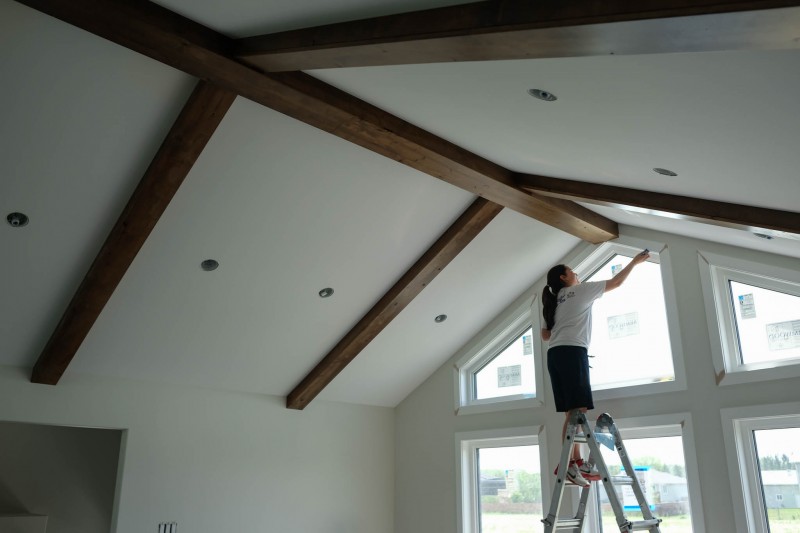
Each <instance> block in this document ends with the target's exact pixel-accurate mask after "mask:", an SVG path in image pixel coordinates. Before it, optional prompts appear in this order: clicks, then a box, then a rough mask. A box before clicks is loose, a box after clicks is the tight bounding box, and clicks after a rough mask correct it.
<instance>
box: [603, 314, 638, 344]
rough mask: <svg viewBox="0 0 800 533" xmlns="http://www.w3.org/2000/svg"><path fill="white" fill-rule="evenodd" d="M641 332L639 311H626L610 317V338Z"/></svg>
mask: <svg viewBox="0 0 800 533" xmlns="http://www.w3.org/2000/svg"><path fill="white" fill-rule="evenodd" d="M638 334H639V313H637V312H636V311H634V312H633V313H626V314H624V315H616V316H610V317H608V338H609V339H619V338H621V337H630V336H631V335H638Z"/></svg>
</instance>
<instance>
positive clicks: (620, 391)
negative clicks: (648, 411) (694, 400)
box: [537, 237, 687, 401]
mask: <svg viewBox="0 0 800 533" xmlns="http://www.w3.org/2000/svg"><path fill="white" fill-rule="evenodd" d="M645 248H647V249H648V250H650V259H649V260H648V261H650V262H655V263H658V264H659V266H660V267H661V284H662V288H663V291H664V306H665V308H666V316H667V329H668V335H669V341H670V347H671V351H672V368H673V370H674V373H675V379H674V380H673V381H666V382H659V383H646V384H636V385H623V386H618V387H609V388H603V389H595V388H594V387H593V388H592V397H593V399H594V400H595V401H597V400H610V399H615V398H630V397H634V396H650V395H653V394H659V393H663V392H675V391H681V390H686V388H687V384H686V369H685V364H684V359H683V341H682V338H681V332H680V326H679V322H678V305H677V297H676V294H677V292H676V291H675V284H674V282H673V279H674V278H673V275H672V262H671V257H670V253H669V249H668V247H667V246H666V244H664V243H661V242H655V241H650V240H642V239H636V238H632V237H620V238H618V239H616V240H615V241H614V242H605V243H602V244H600V245H596V246H591V247H586V248H584V249H583V250H582V251H581V252H579V253H577V254H575V255H573V256H570V257H567V258H565V261H564V263H565V264H568V265H570V266H571V267H572V269H573V270H574V271H576V272H578V274H579V276H580V277H581V279H584V278H586V277H588V276H587V275H586V274H587V273H588V272H593V271H595V270H597V269H598V268H599V267H600V266H602V265H603V264H604V263H605V262H606V261H608V260H609V259H610V258H611V257H612V256H613V255H615V254H623V255H629V256H631V257H633V256H634V255H635V254H637V253H639V252H641V251H642V250H644V249H645ZM655 250H660V251H655ZM545 283H546V280H542V282H541V283H540V284H538V285H537V286H538V290H539V291H540V292H541V290H542V289H544V286H545ZM617 290H620V289H617ZM538 307H539V310H538V313H537V315H541V313H542V309H541V304H539V306H538ZM542 342H543V341H542ZM542 351H544V350H543V348H542Z"/></svg>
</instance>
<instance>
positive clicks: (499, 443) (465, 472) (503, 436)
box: [455, 425, 552, 533]
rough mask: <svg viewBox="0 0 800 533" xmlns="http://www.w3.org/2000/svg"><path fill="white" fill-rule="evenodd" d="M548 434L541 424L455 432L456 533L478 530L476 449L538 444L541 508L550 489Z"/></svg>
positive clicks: (547, 500) (476, 532) (473, 532)
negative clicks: (457, 493)
mask: <svg viewBox="0 0 800 533" xmlns="http://www.w3.org/2000/svg"><path fill="white" fill-rule="evenodd" d="M546 443H547V435H546V430H545V428H544V426H543V425H540V426H523V427H514V428H505V429H497V430H483V431H469V432H460V433H456V443H455V444H456V463H457V464H456V486H457V487H458V491H459V496H458V497H457V498H456V511H457V512H456V517H457V518H456V520H457V531H458V532H459V533H480V532H479V527H478V525H479V523H480V517H479V515H478V513H479V509H480V503H479V499H480V495H479V491H478V481H477V480H478V465H477V461H476V458H477V453H476V452H477V450H478V448H502V447H508V446H538V447H539V464H540V465H541V486H542V500H543V502H542V509H543V510H544V509H546V507H545V506H544V505H545V503H549V499H550V496H551V492H552V487H551V480H550V478H551V477H552V476H547V475H545V472H546V471H547V466H546V465H547V464H548V463H547V445H546Z"/></svg>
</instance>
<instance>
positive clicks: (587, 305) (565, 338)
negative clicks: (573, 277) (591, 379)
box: [549, 281, 606, 348]
mask: <svg viewBox="0 0 800 533" xmlns="http://www.w3.org/2000/svg"><path fill="white" fill-rule="evenodd" d="M605 290H606V282H605V281H587V282H585V283H578V284H577V285H573V286H572V287H564V288H563V289H561V290H560V291H558V295H557V296H556V298H557V299H558V305H556V320H555V322H556V323H555V325H554V326H553V329H552V330H551V331H550V345H549V346H550V348H552V347H553V346H583V347H584V348H588V347H589V342H590V341H591V340H592V304H593V303H594V301H595V300H597V299H598V298H600V297H601V296H603V292H605Z"/></svg>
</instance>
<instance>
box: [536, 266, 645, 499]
mask: <svg viewBox="0 0 800 533" xmlns="http://www.w3.org/2000/svg"><path fill="white" fill-rule="evenodd" d="M649 257H650V253H649V251H648V250H645V251H643V252H642V253H640V254H637V255H636V257H634V258H633V259H632V260H631V262H630V263H628V265H627V266H626V267H625V268H623V269H622V270H620V271H619V272H618V273H617V274H616V275H615V276H614V277H613V278H611V279H610V280H608V281H595V282H591V281H590V282H586V283H581V282H580V280H578V276H577V275H576V274H575V272H573V270H572V269H571V268H569V267H568V266H566V265H556V266H554V267H553V268H551V269H550V271H549V272H548V273H547V286H546V287H545V288H544V291H542V304H543V306H544V311H543V314H544V322H545V327H544V328H542V339H544V340H545V341H549V343H550V346H549V349H548V350H547V371H548V372H549V374H550V382H551V383H552V384H553V396H555V400H556V411H558V412H559V413H565V414H566V418H565V420H564V428H563V430H562V431H561V439H562V441H563V439H564V436H565V434H566V431H567V422H568V421H569V415H570V411H573V410H575V409H579V410H580V411H581V412H584V413H585V412H586V411H588V410H589V409H594V403H593V401H592V386H591V384H590V383H589V353H588V349H589V343H590V341H591V338H592V304H593V303H594V301H595V300H597V299H598V298H600V297H601V296H602V295H603V293H605V292H608V291H610V290H614V289H616V288H617V287H619V286H620V285H622V283H623V282H624V281H625V280H626V279H627V278H628V276H629V275H630V273H631V271H632V270H633V268H634V267H635V266H636V265H638V264H640V263H643V262H645V261H647V259H648V258H649ZM566 477H567V479H568V480H569V481H571V482H572V483H574V484H576V485H580V486H582V487H588V486H589V481H587V480H596V479H599V478H600V476H599V475H598V474H597V472H596V471H595V470H594V467H593V466H592V465H590V464H588V463H587V462H585V461H583V459H582V458H581V452H580V449H579V447H578V446H573V448H572V457H571V460H570V462H569V468H568V469H567V476H566Z"/></svg>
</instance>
